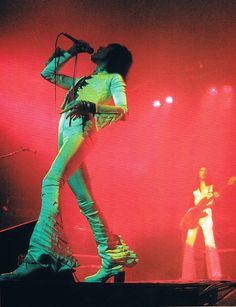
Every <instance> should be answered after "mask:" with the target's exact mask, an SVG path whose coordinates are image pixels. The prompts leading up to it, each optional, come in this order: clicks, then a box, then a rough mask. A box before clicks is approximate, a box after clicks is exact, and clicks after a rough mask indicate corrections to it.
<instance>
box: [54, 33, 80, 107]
mask: <svg viewBox="0 0 236 307" xmlns="http://www.w3.org/2000/svg"><path fill="white" fill-rule="evenodd" d="M62 35H64V32H61V33H59V34H58V35H57V37H56V40H55V45H54V54H55V67H54V76H55V81H54V102H55V112H57V81H58V75H57V73H56V72H57V66H58V64H59V63H60V57H61V54H60V53H59V56H58V57H57V56H56V52H57V47H58V40H59V38H60V37H61V36H62ZM76 69H77V54H76V55H75V62H74V67H73V76H72V91H73V92H72V95H73V98H75V79H76V77H75V75H76Z"/></svg>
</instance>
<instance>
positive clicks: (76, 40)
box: [62, 32, 94, 54]
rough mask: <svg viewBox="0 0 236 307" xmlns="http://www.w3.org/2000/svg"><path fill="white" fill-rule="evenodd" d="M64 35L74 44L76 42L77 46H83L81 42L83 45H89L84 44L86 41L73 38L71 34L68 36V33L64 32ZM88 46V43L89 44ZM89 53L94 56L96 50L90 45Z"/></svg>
mask: <svg viewBox="0 0 236 307" xmlns="http://www.w3.org/2000/svg"><path fill="white" fill-rule="evenodd" d="M62 34H63V35H64V36H66V37H67V38H69V39H70V40H71V41H72V42H74V43H75V44H78V45H79V44H81V42H83V43H87V42H84V41H81V40H78V39H76V38H74V37H73V36H71V35H69V34H67V33H64V32H62ZM87 44H88V43H87ZM87 52H88V53H89V54H92V53H93V52H94V50H93V48H92V47H91V46H90V45H89V44H88V47H87Z"/></svg>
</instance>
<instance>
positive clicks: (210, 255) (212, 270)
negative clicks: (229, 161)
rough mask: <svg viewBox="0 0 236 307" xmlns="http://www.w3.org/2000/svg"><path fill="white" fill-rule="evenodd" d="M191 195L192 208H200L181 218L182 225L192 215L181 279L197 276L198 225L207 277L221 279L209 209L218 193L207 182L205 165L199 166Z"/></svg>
mask: <svg viewBox="0 0 236 307" xmlns="http://www.w3.org/2000/svg"><path fill="white" fill-rule="evenodd" d="M193 197H194V205H195V206H196V207H195V208H194V209H200V210H195V211H194V210H192V211H188V212H187V214H186V215H185V217H184V218H183V219H182V226H183V224H184V223H185V222H187V221H189V217H190V215H191V217H192V220H191V223H192V225H189V229H186V230H187V237H186V240H185V248H184V255H183V266H182V279H183V280H196V278H197V276H196V268H195V262H194V244H195V241H196V238H197V234H198V231H199V229H200V227H201V229H202V233H203V236H204V243H205V252H206V265H207V274H208V278H209V279H211V280H216V279H221V277H222V274H221V267H220V261H219V256H218V252H217V248H216V243H215V238H214V232H213V219H212V209H211V205H212V204H213V202H214V198H216V197H219V193H218V192H215V191H214V187H213V184H212V183H211V182H209V180H208V175H207V168H206V167H205V166H201V167H200V169H199V185H198V187H197V189H196V190H194V191H193ZM189 213H191V214H189ZM193 213H194V214H193ZM188 214H189V215H188ZM195 214H196V215H195ZM192 215H193V216H192ZM194 215H195V216H194ZM191 223H190V224H191ZM185 226H186V225H185Z"/></svg>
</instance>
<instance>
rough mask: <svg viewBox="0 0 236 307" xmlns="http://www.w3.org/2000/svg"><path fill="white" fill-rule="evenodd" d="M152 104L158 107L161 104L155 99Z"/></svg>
mask: <svg viewBox="0 0 236 307" xmlns="http://www.w3.org/2000/svg"><path fill="white" fill-rule="evenodd" d="M153 106H154V108H160V106H161V102H160V100H155V101H154V102H153Z"/></svg>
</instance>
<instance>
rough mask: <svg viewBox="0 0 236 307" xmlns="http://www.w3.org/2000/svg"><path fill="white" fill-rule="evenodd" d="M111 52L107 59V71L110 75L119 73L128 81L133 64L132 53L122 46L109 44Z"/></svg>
mask: <svg viewBox="0 0 236 307" xmlns="http://www.w3.org/2000/svg"><path fill="white" fill-rule="evenodd" d="M107 47H109V48H110V51H109V53H108V55H107V58H106V71H107V72H108V73H118V74H120V75H121V76H122V77H123V78H124V79H126V77H127V74H128V72H129V69H130V67H131V65H132V62H133V57H132V54H131V52H130V51H129V50H128V49H127V48H126V47H125V46H122V45H120V44H109V45H108V46H107Z"/></svg>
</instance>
